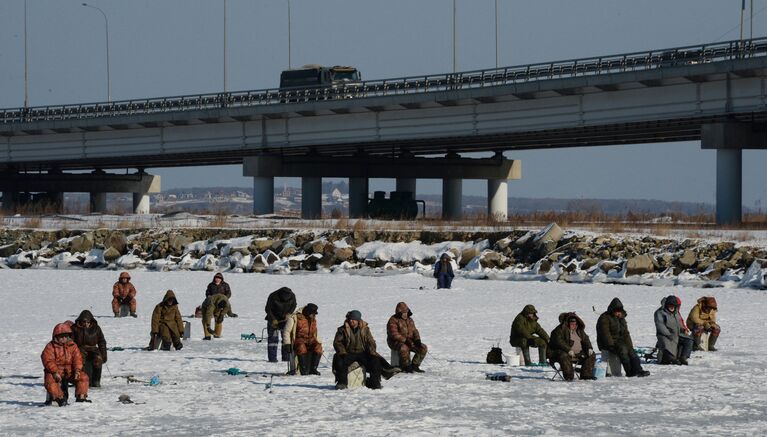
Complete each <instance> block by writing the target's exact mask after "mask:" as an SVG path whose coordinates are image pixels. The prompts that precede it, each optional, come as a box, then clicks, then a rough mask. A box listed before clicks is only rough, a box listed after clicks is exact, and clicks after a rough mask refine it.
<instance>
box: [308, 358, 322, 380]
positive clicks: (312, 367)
mask: <svg viewBox="0 0 767 437" xmlns="http://www.w3.org/2000/svg"><path fill="white" fill-rule="evenodd" d="M320 358H322V356H321V355H320V354H312V361H311V363H310V366H309V374H310V375H317V376H319V375H320V372H318V371H317V366H319V365H320Z"/></svg>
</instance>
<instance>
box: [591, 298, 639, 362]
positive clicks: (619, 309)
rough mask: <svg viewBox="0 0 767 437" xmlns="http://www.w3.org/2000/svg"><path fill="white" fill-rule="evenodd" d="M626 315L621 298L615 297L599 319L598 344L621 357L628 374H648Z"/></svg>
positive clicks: (604, 349) (602, 348) (600, 347)
mask: <svg viewBox="0 0 767 437" xmlns="http://www.w3.org/2000/svg"><path fill="white" fill-rule="evenodd" d="M626 315H627V313H626V310H624V309H623V303H622V302H621V301H620V299H618V298H617V297H616V298H615V299H613V300H612V301H611V302H610V305H608V306H607V311H605V312H604V313H602V315H600V316H599V319H598V320H597V346H599V350H602V351H608V352H610V353H611V354H614V355H616V356H617V357H618V358H619V359H620V361H621V364H622V365H623V370H625V371H626V376H628V377H632V376H639V377H643V376H648V375H649V374H650V372H648V371H646V370H644V369H642V364H641V363H640V362H639V357H638V356H637V354H636V352H634V343H633V342H632V341H631V334H630V333H629V327H628V323H626Z"/></svg>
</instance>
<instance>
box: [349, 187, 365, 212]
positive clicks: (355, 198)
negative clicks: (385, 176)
mask: <svg viewBox="0 0 767 437" xmlns="http://www.w3.org/2000/svg"><path fill="white" fill-rule="evenodd" d="M368 192H369V181H368V178H349V217H352V218H359V217H364V216H365V208H366V207H367V204H368Z"/></svg>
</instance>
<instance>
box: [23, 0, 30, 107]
mask: <svg viewBox="0 0 767 437" xmlns="http://www.w3.org/2000/svg"><path fill="white" fill-rule="evenodd" d="M28 82H29V67H28V64H27V0H24V109H26V108H29V85H28Z"/></svg>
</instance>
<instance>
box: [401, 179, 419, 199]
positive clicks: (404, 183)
mask: <svg viewBox="0 0 767 437" xmlns="http://www.w3.org/2000/svg"><path fill="white" fill-rule="evenodd" d="M415 189H416V180H415V179H409V178H397V191H409V192H411V193H413V199H415Z"/></svg>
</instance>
